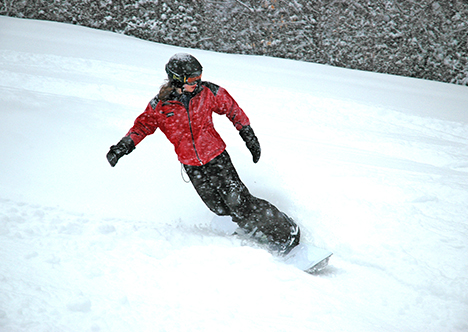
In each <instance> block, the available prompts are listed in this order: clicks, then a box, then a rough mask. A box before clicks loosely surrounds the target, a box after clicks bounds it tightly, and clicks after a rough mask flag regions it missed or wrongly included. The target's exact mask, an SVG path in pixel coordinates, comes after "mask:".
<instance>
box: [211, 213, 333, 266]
mask: <svg viewBox="0 0 468 332" xmlns="http://www.w3.org/2000/svg"><path fill="white" fill-rule="evenodd" d="M211 229H212V230H213V231H214V232H216V233H220V234H223V235H234V234H235V233H236V229H237V224H236V223H234V222H232V221H231V217H227V216H226V217H220V216H215V217H214V218H213V220H212V221H211ZM331 255H333V253H332V252H331V251H328V250H326V249H322V248H319V247H316V246H314V245H311V244H308V243H300V244H299V245H298V246H296V247H294V248H293V249H292V250H291V252H289V253H288V254H287V255H285V256H284V257H282V258H281V259H282V260H283V261H284V262H285V263H286V264H288V265H292V266H295V267H297V268H298V269H300V270H302V271H304V272H307V273H310V274H314V273H318V272H320V271H321V270H323V269H324V268H325V267H326V266H327V265H328V261H329V260H330V256H331Z"/></svg>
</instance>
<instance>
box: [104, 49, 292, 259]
mask: <svg viewBox="0 0 468 332" xmlns="http://www.w3.org/2000/svg"><path fill="white" fill-rule="evenodd" d="M166 73H167V75H168V81H167V82H165V84H163V85H162V86H161V88H160V91H159V94H158V95H156V97H154V98H153V99H152V100H151V101H150V102H149V104H148V106H147V107H146V110H145V111H144V112H143V113H142V114H141V115H140V116H138V117H137V118H136V120H135V123H134V125H133V127H132V128H131V129H130V130H129V131H128V133H127V134H126V136H125V137H123V138H122V139H121V140H120V142H119V143H118V144H117V145H113V146H111V148H110V151H109V152H108V154H107V160H108V161H109V163H110V164H111V166H112V167H114V166H115V165H116V164H117V161H118V160H119V159H120V158H121V157H122V156H124V155H126V154H129V153H130V152H132V151H133V150H134V149H135V146H136V145H137V144H138V143H140V142H141V141H142V140H143V139H144V138H145V137H146V136H147V135H151V134H153V133H154V132H155V131H156V129H157V128H160V129H161V131H162V132H163V133H164V134H165V135H166V137H167V138H168V139H169V141H170V142H171V143H172V144H173V145H174V148H175V152H176V154H177V156H178V159H179V161H180V162H181V163H182V165H183V167H184V169H185V171H186V173H187V175H188V177H189V178H190V181H191V182H192V184H193V186H194V187H195V190H196V191H197V193H198V194H199V196H200V197H201V199H202V200H203V202H204V203H205V204H206V206H207V207H208V208H209V209H210V210H211V211H212V212H214V213H215V214H217V215H219V216H227V215H229V216H231V217H232V221H233V222H235V223H237V225H238V226H239V230H238V232H242V233H244V234H245V235H249V236H251V237H252V238H253V239H255V240H256V241H258V242H259V243H261V244H266V245H267V246H268V247H269V249H270V250H272V251H274V252H277V253H279V254H280V255H285V254H287V253H289V252H290V251H291V249H292V248H294V247H295V246H297V245H298V244H299V240H300V231H299V227H298V226H297V225H296V223H295V222H294V221H293V220H292V219H291V218H289V217H288V216H287V215H286V214H284V213H283V212H281V211H279V210H278V209H277V208H276V207H275V206H273V205H272V204H271V203H269V202H267V201H265V200H263V199H260V198H257V197H255V196H253V195H251V194H250V192H249V190H248V189H247V187H246V186H245V184H244V183H243V182H242V181H241V179H240V178H239V175H238V173H237V171H236V169H235V168H234V166H233V164H232V162H231V159H230V157H229V154H228V153H227V151H226V144H225V143H224V141H223V140H222V139H221V137H220V135H219V134H218V132H217V131H216V130H215V128H214V126H213V120H212V113H213V112H215V113H217V114H220V115H226V116H227V118H228V119H229V120H230V121H231V122H232V124H233V125H234V126H235V127H236V129H237V130H239V134H240V136H241V137H242V139H243V140H244V141H245V143H246V145H247V148H248V149H249V150H250V152H251V154H252V157H253V162H254V163H257V162H258V160H259V158H260V151H261V150H260V144H259V142H258V139H257V137H256V136H255V133H254V131H253V129H252V127H251V126H250V121H249V118H248V117H247V115H246V114H245V113H244V111H243V110H242V109H241V108H240V107H239V105H238V104H237V103H236V101H235V100H234V99H233V98H232V97H231V96H230V95H229V93H228V92H227V91H226V90H225V89H224V88H222V87H220V86H218V85H216V84H213V83H210V82H206V81H202V80H201V77H202V66H201V64H200V63H199V62H198V60H197V59H196V58H195V57H194V56H192V55H190V54H186V53H178V54H175V55H173V56H172V57H171V58H170V59H169V62H168V63H167V64H166Z"/></svg>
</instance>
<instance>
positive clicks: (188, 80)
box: [184, 73, 201, 85]
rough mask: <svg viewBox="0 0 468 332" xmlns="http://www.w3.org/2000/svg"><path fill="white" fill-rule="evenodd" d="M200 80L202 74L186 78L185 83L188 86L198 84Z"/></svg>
mask: <svg viewBox="0 0 468 332" xmlns="http://www.w3.org/2000/svg"><path fill="white" fill-rule="evenodd" d="M197 74H198V73H197ZM197 74H195V75H197ZM200 80H201V73H200V74H199V75H197V76H190V77H184V83H185V84H187V85H194V84H197V82H198V81H200Z"/></svg>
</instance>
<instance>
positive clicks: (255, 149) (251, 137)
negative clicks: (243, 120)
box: [239, 126, 261, 163]
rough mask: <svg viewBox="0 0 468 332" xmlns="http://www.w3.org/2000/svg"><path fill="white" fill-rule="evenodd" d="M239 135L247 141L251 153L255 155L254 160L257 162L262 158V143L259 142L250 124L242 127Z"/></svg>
mask: <svg viewBox="0 0 468 332" xmlns="http://www.w3.org/2000/svg"><path fill="white" fill-rule="evenodd" d="M239 135H240V136H241V137H242V139H243V140H244V142H245V145H247V148H248V149H249V150H250V153H251V154H252V157H253V162H254V163H257V162H258V160H259V159H260V152H261V149H260V143H259V142H258V139H257V136H255V133H254V131H253V129H252V127H250V126H244V127H242V129H241V130H240V131H239Z"/></svg>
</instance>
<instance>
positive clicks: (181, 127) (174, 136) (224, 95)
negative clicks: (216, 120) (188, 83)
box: [127, 82, 250, 166]
mask: <svg viewBox="0 0 468 332" xmlns="http://www.w3.org/2000/svg"><path fill="white" fill-rule="evenodd" d="M197 91H198V92H197V93H196V94H195V95H194V96H193V97H192V98H191V100H190V102H189V106H188V109H187V108H186V107H185V106H184V104H183V102H182V101H179V100H178V99H180V98H174V99H173V100H168V101H164V102H163V101H160V100H159V98H158V96H156V97H155V98H154V99H153V100H151V101H150V103H149V104H148V106H147V107H146V110H145V111H144V112H143V113H142V114H141V115H140V116H138V117H137V118H136V120H135V124H134V125H133V127H132V128H131V129H130V130H129V132H128V133H127V136H130V138H131V139H132V140H133V142H134V143H135V145H137V144H138V143H140V142H141V141H142V140H143V139H144V138H145V137H146V136H147V135H151V134H153V133H154V132H155V131H156V129H157V128H160V129H161V131H162V132H163V133H164V134H165V135H166V137H167V138H168V139H169V141H170V142H171V143H172V144H173V145H174V148H175V152H176V153H177V156H178V158H179V161H180V162H181V163H183V164H185V165H192V166H199V165H204V164H206V163H208V162H209V161H211V160H212V159H213V158H215V157H217V156H218V155H220V154H221V153H222V152H223V151H224V150H225V149H226V144H225V143H224V141H223V140H222V139H221V137H220V136H219V134H218V132H217V131H216V130H215V128H214V126H213V119H212V114H213V112H216V113H218V114H224V115H226V116H227V117H228V119H229V120H230V121H231V122H232V123H233V125H234V126H235V127H236V129H237V130H240V129H241V128H242V127H244V126H247V125H249V124H250V121H249V118H248V117H247V115H246V114H245V113H244V111H242V109H241V108H240V107H239V105H237V103H236V101H235V100H234V99H233V98H232V97H231V96H230V95H229V93H228V92H227V91H226V90H225V89H223V88H222V87H219V86H217V85H215V84H212V83H209V82H201V84H200V87H199V88H198V90H197Z"/></svg>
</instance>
